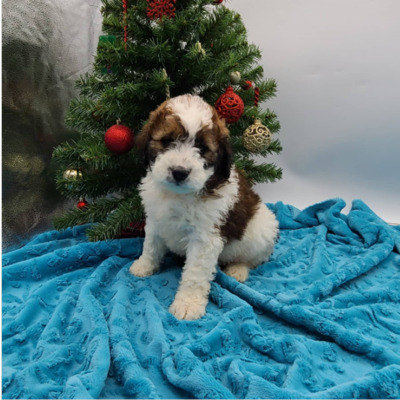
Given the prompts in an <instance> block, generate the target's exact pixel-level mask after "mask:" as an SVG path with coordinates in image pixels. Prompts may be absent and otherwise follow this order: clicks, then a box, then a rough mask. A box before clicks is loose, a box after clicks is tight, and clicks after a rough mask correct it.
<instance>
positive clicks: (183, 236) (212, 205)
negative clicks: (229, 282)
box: [130, 95, 278, 320]
mask: <svg viewBox="0 0 400 400" xmlns="http://www.w3.org/2000/svg"><path fill="white" fill-rule="evenodd" d="M228 135H229V131H228V129H227V128H226V126H225V122H224V121H223V120H221V119H220V118H219V117H218V114H217V112H216V111H215V110H214V108H213V107H211V106H210V105H209V104H207V103H206V102H204V101H203V100H202V99H201V98H200V97H198V96H192V95H183V96H179V97H175V98H172V99H169V100H167V101H166V102H164V103H163V104H162V105H161V106H159V107H158V108H157V109H156V110H155V111H153V112H152V113H151V114H150V119H149V122H148V123H147V124H146V125H145V127H144V128H143V131H142V132H141V134H140V135H139V137H138V141H139V143H140V146H141V147H142V148H143V150H144V152H145V154H146V156H147V162H148V165H149V168H148V172H147V175H146V176H145V177H144V178H143V180H142V183H141V186H140V192H141V197H142V200H143V204H144V208H145V212H146V237H145V240H144V245H143V254H142V255H141V257H140V258H139V259H138V260H136V261H135V262H134V263H133V264H132V266H131V267H130V272H131V273H132V274H134V275H136V276H140V277H144V276H149V275H152V274H153V273H154V272H155V271H157V270H158V269H159V266H160V262H161V261H162V258H163V257H164V255H165V253H166V252H167V251H168V250H170V251H172V252H174V253H177V254H179V255H181V256H186V263H185V266H184V267H183V272H182V278H181V281H180V284H179V288H178V291H177V293H176V296H175V300H174V302H173V303H172V305H171V307H170V312H171V313H172V314H174V315H175V316H176V317H177V318H178V319H188V320H191V319H197V318H200V317H202V316H203V315H204V314H205V309H206V306H207V303H208V294H209V291H210V286H211V281H212V280H213V278H214V275H215V272H216V267H217V264H218V263H219V264H220V265H221V266H222V267H223V268H224V269H225V272H226V273H227V274H228V275H230V276H233V277H235V278H236V279H237V280H238V281H241V282H244V281H245V280H246V279H247V277H248V271H249V268H254V267H256V266H257V265H259V264H261V263H262V262H265V261H267V260H268V258H269V256H270V255H271V253H272V251H273V248H274V244H275V240H276V237H277V234H278V222H277V220H276V219H275V216H274V214H273V213H272V212H271V211H269V210H268V208H267V207H266V206H265V205H264V204H263V203H262V202H261V200H260V198H259V197H258V195H257V194H255V193H254V192H253V191H252V189H251V188H250V186H249V184H248V183H247V182H246V180H245V179H244V178H243V176H242V175H241V174H240V173H239V172H238V171H237V170H236V169H235V168H232V165H231V149H230V146H229V142H228Z"/></svg>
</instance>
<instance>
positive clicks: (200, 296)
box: [169, 235, 223, 320]
mask: <svg viewBox="0 0 400 400" xmlns="http://www.w3.org/2000/svg"><path fill="white" fill-rule="evenodd" d="M222 249H223V242H222V239H221V237H220V236H219V235H210V236H209V237H206V238H202V239H200V240H199V238H192V239H191V240H189V245H188V248H187V253H186V264H185V266H184V267H183V271H182V277H181V281H180V284H179V288H178V291H177V293H176V296H175V300H174V302H173V303H172V304H171V306H170V308H169V310H170V312H171V313H172V314H173V315H175V317H176V318H178V319H186V320H193V319H198V318H200V317H202V316H203V315H204V314H205V312H206V306H207V303H208V294H209V292H210V287H211V281H212V280H213V279H214V275H215V272H216V267H217V263H218V257H219V255H220V253H221V251H222Z"/></svg>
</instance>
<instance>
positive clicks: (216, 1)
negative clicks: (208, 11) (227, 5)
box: [214, 0, 224, 4]
mask: <svg viewBox="0 0 400 400" xmlns="http://www.w3.org/2000/svg"><path fill="white" fill-rule="evenodd" d="M223 1H224V0H215V1H214V4H221V3H222V2H223Z"/></svg>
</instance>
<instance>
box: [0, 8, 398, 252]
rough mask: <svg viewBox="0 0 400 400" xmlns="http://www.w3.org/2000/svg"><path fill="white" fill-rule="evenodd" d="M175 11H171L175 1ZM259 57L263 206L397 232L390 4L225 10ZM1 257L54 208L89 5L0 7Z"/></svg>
mask: <svg viewBox="0 0 400 400" xmlns="http://www.w3.org/2000/svg"><path fill="white" fill-rule="evenodd" d="M178 1H179V0H178ZM225 3H226V5H227V6H228V7H230V8H233V9H235V10H237V11H238V12H239V13H240V14H241V16H242V18H243V20H244V23H245V25H246V27H247V30H248V36H249V41H250V42H253V43H255V44H257V45H258V46H259V47H260V48H261V50H262V51H263V59H262V65H263V66H264V69H265V76H266V77H271V78H275V79H277V81H278V96H277V97H276V98H275V99H273V100H272V101H271V102H270V103H268V104H266V105H265V107H269V108H271V109H273V110H275V111H276V112H277V114H278V117H279V120H280V122H281V125H282V129H281V133H280V138H281V141H282V145H283V149H284V150H283V152H282V153H281V154H280V155H279V156H277V157H275V158H274V159H273V161H275V162H276V163H277V164H278V165H279V166H281V167H282V168H283V170H284V171H283V172H284V175H283V179H282V180H281V181H279V182H277V183H274V184H268V185H259V186H257V188H256V189H257V191H258V192H259V193H260V195H261V196H262V198H263V200H264V201H265V202H276V201H279V200H282V201H284V202H285V203H290V204H293V205H295V206H296V207H299V208H303V207H306V206H308V205H311V204H313V203H315V202H319V201H323V200H326V199H328V198H332V197H342V198H344V199H345V200H346V201H347V202H348V203H351V200H353V199H355V198H360V199H362V200H364V201H365V202H366V203H367V204H369V206H370V207H371V208H372V209H373V210H374V211H375V212H376V213H378V215H380V216H381V217H382V218H384V219H385V220H386V221H388V222H393V223H400V177H399V175H400V172H399V171H400V156H399V149H400V132H399V127H400V112H399V110H400V73H399V71H400V41H399V37H400V24H399V22H398V21H399V19H400V2H399V1H398V0H350V1H349V0H324V1H323V2H321V1H320V0H303V1H301V2H299V1H297V0H251V1H250V2H249V1H245V0H225ZM2 8H3V9H2V18H3V66H2V68H3V247H8V246H10V245H19V244H20V243H22V241H23V240H24V239H26V238H27V237H29V236H31V235H32V234H35V233H37V232H38V231H42V230H45V229H48V228H50V227H51V219H52V217H53V215H54V213H56V212H59V210H60V209H62V208H63V207H66V206H69V205H65V203H63V201H62V200H61V199H60V197H59V196H58V194H57V192H56V191H55V189H54V179H53V175H52V174H53V171H52V168H51V163H50V159H51V152H52V149H53V147H54V146H55V145H57V144H58V143H60V142H61V141H64V140H65V139H66V137H67V136H68V135H69V134H70V133H69V132H68V131H67V130H66V129H65V127H64V125H63V119H64V115H65V112H66V109H67V107H68V104H69V101H70V99H71V98H72V96H74V89H73V86H74V82H75V80H76V79H77V77H78V76H79V75H80V74H82V73H84V72H86V71H87V70H88V69H90V68H91V65H92V62H93V55H94V54H95V51H96V46H97V42H98V37H99V35H100V34H101V15H100V13H99V8H100V1H99V0H90V1H89V0H87V1H81V0H68V1H65V2H59V1H56V0H26V1H25V2H23V3H18V2H15V1H13V0H3V2H2Z"/></svg>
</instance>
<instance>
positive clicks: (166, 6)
mask: <svg viewBox="0 0 400 400" xmlns="http://www.w3.org/2000/svg"><path fill="white" fill-rule="evenodd" d="M147 2H148V3H149V6H148V7H147V16H148V17H149V18H150V19H151V20H154V19H158V20H162V18H163V17H164V16H165V17H168V18H174V17H175V11H176V10H175V7H174V4H175V3H176V0H147Z"/></svg>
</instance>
